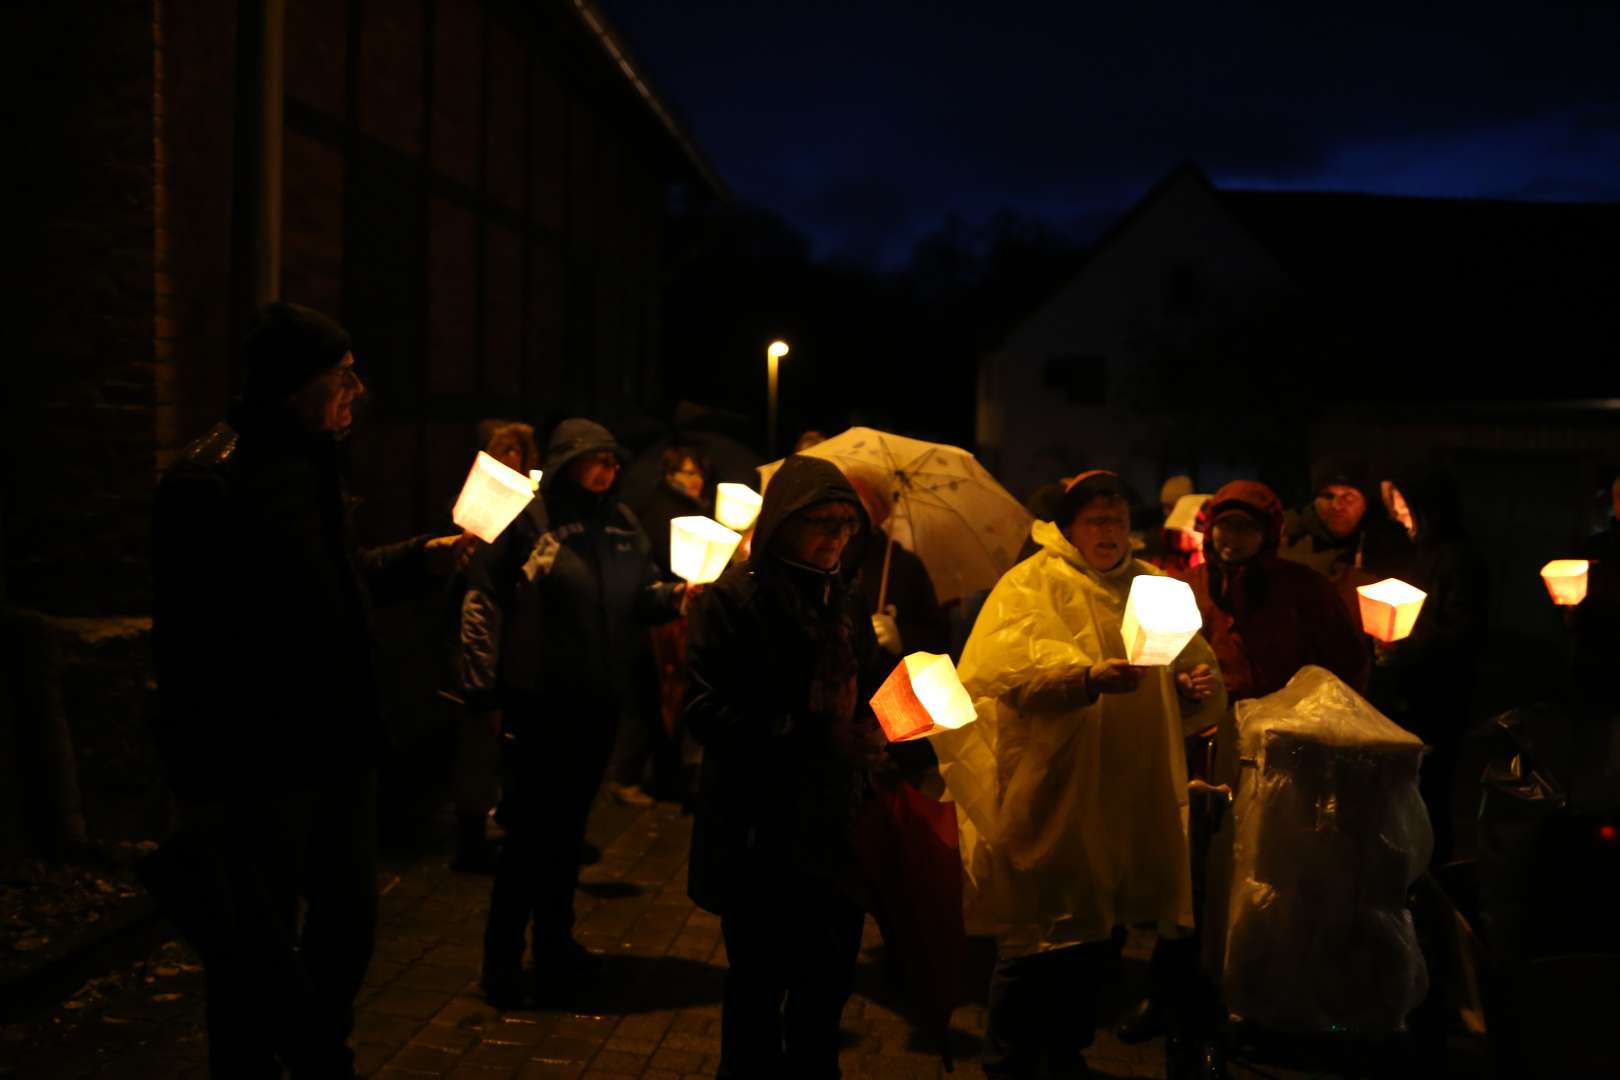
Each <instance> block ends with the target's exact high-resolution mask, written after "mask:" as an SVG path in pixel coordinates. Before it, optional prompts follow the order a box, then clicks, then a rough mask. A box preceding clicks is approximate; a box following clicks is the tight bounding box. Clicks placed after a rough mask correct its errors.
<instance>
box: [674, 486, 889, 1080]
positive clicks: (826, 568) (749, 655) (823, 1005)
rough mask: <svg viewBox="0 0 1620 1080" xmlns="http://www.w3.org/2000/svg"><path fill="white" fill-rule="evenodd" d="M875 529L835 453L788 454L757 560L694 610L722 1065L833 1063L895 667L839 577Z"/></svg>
mask: <svg viewBox="0 0 1620 1080" xmlns="http://www.w3.org/2000/svg"><path fill="white" fill-rule="evenodd" d="M869 533H870V525H869V523H868V521H867V518H866V513H865V511H864V510H862V508H861V503H860V499H859V497H858V496H857V495H856V493H855V490H854V488H853V487H851V486H850V484H849V482H848V481H847V480H846V479H845V478H844V476H843V474H842V473H840V472H839V471H838V468H837V466H835V465H833V464H832V463H831V462H828V461H824V460H822V459H819V458H812V457H806V456H802V455H794V456H791V457H789V458H788V459H787V460H786V461H785V462H783V464H782V467H781V469H780V470H779V471H778V472H777V473H776V475H775V476H774V477H773V478H772V479H771V483H770V485H769V486H768V487H767V488H766V489H765V501H764V505H763V506H762V507H761V508H760V514H759V519H758V522H757V523H756V525H755V527H754V544H753V548H752V550H751V553H750V555H749V557H748V559H747V560H746V561H745V562H740V563H733V564H732V565H731V567H730V568H728V569H727V570H726V572H725V573H724V574H723V575H722V576H721V578H720V579H719V581H717V582H716V583H715V584H714V585H713V586H711V587H710V589H709V590H708V592H707V593H706V594H705V595H704V597H703V598H702V600H701V601H700V602H699V603H698V604H697V605H696V606H695V608H694V609H693V612H692V616H691V623H690V626H689V629H688V636H687V679H688V690H687V704H686V713H685V718H686V723H687V725H688V727H689V728H690V730H691V732H692V734H693V735H694V736H695V737H696V738H697V740H698V742H699V743H701V744H702V746H703V751H704V753H703V765H702V774H701V778H700V780H699V789H698V802H697V808H696V815H695V820H694V824H693V831H692V851H691V866H690V875H689V879H688V891H689V893H690V895H691V897H692V899H693V900H694V901H695V902H696V903H697V904H698V906H699V907H702V908H703V909H705V910H706V911H711V912H714V913H716V914H718V915H719V916H720V926H721V930H722V932H723V934H724V936H725V943H726V955H727V959H728V963H729V967H728V969H727V971H726V983H725V996H724V1004H723V1011H722V1013H721V1021H720V1023H721V1033H720V1044H721V1051H720V1052H721V1065H720V1072H719V1075H720V1076H723V1077H750V1078H752V1077H773V1076H828V1077H836V1076H837V1075H838V1047H839V1041H838V1027H839V1018H840V1016H841V1015H842V1013H843V1009H844V1004H845V1002H846V1001H847V1000H848V999H849V995H850V992H851V989H852V984H853V980H854V971H855V958H856V955H857V953H858V952H859V950H860V940H861V926H862V921H863V913H862V909H861V907H860V906H859V905H858V903H857V902H856V900H855V895H856V888H855V885H854V882H855V876H856V855H855V836H854V832H855V822H856V818H857V813H858V811H859V810H860V806H861V802H862V798H863V794H864V792H865V790H866V784H867V780H866V773H867V770H868V769H869V768H871V767H873V766H874V765H876V764H877V763H879V762H881V761H882V759H883V752H882V735H881V733H880V732H879V731H878V728H877V725H876V723H875V722H874V721H873V719H872V717H871V714H870V711H869V709H868V707H867V702H868V701H869V700H870V698H871V696H872V694H873V693H874V692H875V691H876V690H877V688H878V686H879V685H880V684H881V681H882V679H883V677H884V676H885V675H887V674H888V671H889V668H891V667H892V666H893V660H892V658H891V657H888V655H887V654H885V653H883V652H882V651H881V650H880V649H879V647H878V644H877V641H876V639H875V637H874V636H873V633H872V622H871V618H870V616H869V615H868V613H867V610H866V605H865V601H864V600H863V599H862V597H861V595H860V593H859V592H858V591H857V590H855V589H853V588H852V587H851V586H850V584H849V582H848V580H847V577H846V574H845V565H846V563H847V562H855V561H858V559H859V558H860V551H861V547H862V545H863V544H864V542H865V540H866V538H867V536H868V535H869Z"/></svg>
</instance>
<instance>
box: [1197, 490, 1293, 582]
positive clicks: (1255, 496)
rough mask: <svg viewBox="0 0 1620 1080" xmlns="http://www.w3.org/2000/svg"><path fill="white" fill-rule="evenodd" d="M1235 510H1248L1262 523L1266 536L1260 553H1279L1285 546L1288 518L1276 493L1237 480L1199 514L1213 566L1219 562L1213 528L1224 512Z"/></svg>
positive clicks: (1221, 491)
mask: <svg viewBox="0 0 1620 1080" xmlns="http://www.w3.org/2000/svg"><path fill="white" fill-rule="evenodd" d="M1232 508H1240V509H1243V510H1247V511H1248V512H1249V513H1251V514H1253V515H1254V516H1255V518H1256V519H1258V520H1259V522H1260V527H1261V529H1262V531H1263V532H1264V533H1265V539H1264V540H1263V541H1261V544H1260V554H1261V555H1262V556H1266V555H1274V554H1276V552H1277V547H1278V545H1280V544H1281V543H1282V536H1283V519H1284V517H1285V516H1286V512H1285V511H1284V510H1283V504H1282V500H1281V499H1279V498H1278V497H1277V493H1276V492H1275V491H1272V490H1271V489H1270V488H1269V487H1267V486H1266V485H1265V484H1262V483H1260V482H1259V481H1258V480H1234V481H1232V482H1231V483H1230V484H1226V485H1224V486H1223V487H1222V488H1221V489H1220V490H1219V491H1217V492H1216V493H1215V494H1214V495H1212V496H1210V500H1209V501H1208V502H1207V503H1205V504H1204V507H1203V509H1201V510H1200V511H1198V530H1199V531H1200V532H1202V533H1203V534H1204V558H1205V559H1206V560H1208V561H1209V562H1210V563H1215V562H1218V561H1219V560H1218V559H1217V557H1216V555H1215V536H1214V529H1213V526H1214V524H1215V519H1216V518H1217V517H1219V516H1220V515H1221V513H1222V511H1225V510H1228V509H1232Z"/></svg>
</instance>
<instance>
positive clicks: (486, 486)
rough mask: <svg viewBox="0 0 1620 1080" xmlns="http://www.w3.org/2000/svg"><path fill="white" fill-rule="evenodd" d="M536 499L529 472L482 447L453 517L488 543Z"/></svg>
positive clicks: (457, 498) (451, 515)
mask: <svg viewBox="0 0 1620 1080" xmlns="http://www.w3.org/2000/svg"><path fill="white" fill-rule="evenodd" d="M533 499H534V489H532V488H531V487H529V478H528V477H527V476H524V475H523V474H522V473H520V472H518V471H517V470H516V469H512V468H508V467H507V466H505V465H503V464H501V463H500V462H499V461H496V460H495V459H494V458H492V457H490V456H489V455H488V454H486V453H484V452H483V451H482V450H480V451H478V456H477V457H476V458H474V459H473V466H472V469H471V470H470V471H469V472H468V473H467V482H466V483H465V484H463V485H461V494H460V495H459V496H457V497H456V505H455V508H454V509H452V510H451V511H450V518H451V520H452V521H454V522H455V523H456V524H457V525H459V526H460V527H461V528H463V529H466V530H467V531H468V532H470V533H472V534H473V535H474V536H476V537H478V539H480V540H482V541H483V542H484V543H486V544H493V543H494V542H495V540H496V538H497V537H499V536H500V535H501V531H502V530H503V529H505V528H506V527H507V526H508V525H510V524H512V519H513V518H515V517H517V516H518V515H519V514H521V513H523V508H524V507H525V506H528V505H529V503H530V502H531V501H532V500H533Z"/></svg>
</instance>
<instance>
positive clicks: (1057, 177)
mask: <svg viewBox="0 0 1620 1080" xmlns="http://www.w3.org/2000/svg"><path fill="white" fill-rule="evenodd" d="M601 3H602V4H603V6H604V7H605V9H606V11H607V13H608V14H609V16H610V17H611V18H612V19H613V20H614V21H615V23H616V24H617V26H618V27H619V28H620V29H621V30H622V31H623V32H624V33H625V35H626V37H627V38H628V40H629V43H630V44H631V46H632V48H633V49H634V51H635V52H636V54H637V55H638V56H639V57H640V59H641V60H642V61H643V64H644V66H645V68H646V69H647V70H648V71H649V73H650V75H651V77H652V80H653V83H654V85H655V86H656V87H657V88H658V90H659V91H660V92H661V93H662V95H663V96H664V97H665V98H666V99H668V101H669V102H670V103H671V105H673V106H674V108H675V110H676V111H677V112H678V114H679V115H681V116H682V118H683V119H684V120H685V122H686V123H687V124H688V126H689V127H690V128H691V130H692V132H693V133H694V135H695V136H696V138H697V141H698V143H699V144H700V145H701V146H702V147H703V149H704V150H705V152H706V153H707V154H708V155H709V157H710V158H711V159H712V161H713V162H714V164H715V165H716V167H717V168H718V169H719V171H720V173H721V174H722V175H723V176H724V177H725V179H726V181H727V182H728V183H729V184H730V185H731V186H732V188H733V190H734V191H735V192H736V193H737V194H738V196H740V197H741V198H743V199H746V200H748V201H750V202H754V203H758V204H760V205H763V206H765V207H767V208H769V209H771V210H774V211H776V212H777V213H779V214H781V215H782V216H783V217H785V218H786V219H787V220H788V221H790V222H791V223H792V224H793V225H795V226H796V227H798V228H799V229H800V230H802V231H803V232H804V233H806V234H807V235H808V236H809V237H810V238H811V240H812V242H813V244H814V247H815V251H816V253H817V254H818V255H819V256H842V257H847V258H853V259H856V260H859V261H863V262H868V263H880V264H885V265H891V266H892V265H894V264H895V263H897V262H899V261H901V260H903V259H904V257H905V256H906V254H907V253H908V252H909V251H910V249H911V245H912V244H913V243H914V242H915V240H916V239H917V238H918V237H919V236H921V235H923V234H924V233H926V232H928V231H930V230H932V229H934V228H935V227H937V226H938V225H939V224H940V223H941V222H942V221H943V220H944V219H945V217H946V216H947V215H949V214H953V213H954V214H957V215H960V216H961V217H962V218H963V219H965V220H966V221H967V222H968V223H969V224H970V225H971V224H977V223H979V222H981V221H982V220H984V219H985V218H987V217H988V216H989V215H991V214H993V213H994V212H996V211H997V210H998V209H1001V208H1003V207H1006V208H1010V209H1013V210H1016V211H1019V212H1022V213H1025V214H1028V215H1032V216H1037V217H1041V218H1044V219H1046V220H1048V221H1050V222H1052V223H1053V224H1054V225H1057V226H1060V227H1062V228H1066V229H1071V230H1073V231H1074V232H1075V233H1076V234H1077V235H1078V236H1079V237H1080V238H1081V239H1089V238H1090V237H1091V236H1092V235H1094V234H1095V233H1096V232H1097V231H1098V230H1099V229H1100V228H1102V227H1103V226H1105V225H1106V224H1108V222H1109V221H1111V220H1112V219H1113V218H1114V217H1115V216H1116V215H1117V214H1118V213H1119V212H1120V211H1121V210H1122V209H1124V208H1125V207H1127V206H1129V205H1130V203H1131V202H1132V201H1133V200H1134V199H1135V198H1137V197H1138V196H1139V195H1140V194H1141V193H1142V192H1143V191H1144V190H1145V189H1146V188H1147V187H1148V186H1149V185H1150V184H1151V183H1152V182H1153V181H1154V180H1156V179H1158V178H1159V177H1160V176H1162V175H1163V174H1164V173H1166V172H1168V171H1169V170H1170V169H1171V168H1172V167H1173V166H1174V165H1176V164H1177V163H1178V162H1180V161H1183V160H1188V159H1191V160H1193V161H1196V162H1198V163H1199V164H1200V165H1202V166H1203V167H1204V168H1205V169H1206V170H1207V171H1208V172H1209V174H1210V175H1211V177H1212V178H1213V179H1214V180H1215V182H1216V183H1217V184H1218V185H1224V186H1241V187H1267V188H1305V189H1315V190H1338V191H1365V192H1379V193H1390V194H1410V195H1447V196H1473V197H1492V198H1514V199H1519V198H1522V199H1577V200H1591V201H1620V2H1617V0H1606V2H1604V3H1586V4H1580V3H1557V2H1542V3H1533V2H1516V3H1495V2H1492V0H1479V2H1475V3H1440V4H1426V3H1423V2H1422V0H1408V2H1406V3H1400V4H1379V3H1372V4H1368V3H1357V4H1335V5H1327V4H1318V3H1292V4H1290V3H1281V2H1276V3H1269V4H1263V5H1256V4H1250V3H1210V2H1208V0H1205V2H1202V3H1178V4H1163V3H1151V2H1129V0H1127V2H1119V0H1115V2H1111V3H1095V2H1091V0H1070V2H1066V3H1055V2H1050V0H1045V2H1042V0H1035V2H1031V3H1015V2H1013V0H950V2H938V3H922V2H919V0H868V2H866V3H847V2H820V3H809V2H786V0H777V2H771V0H736V2H731V3H720V2H713V0H601Z"/></svg>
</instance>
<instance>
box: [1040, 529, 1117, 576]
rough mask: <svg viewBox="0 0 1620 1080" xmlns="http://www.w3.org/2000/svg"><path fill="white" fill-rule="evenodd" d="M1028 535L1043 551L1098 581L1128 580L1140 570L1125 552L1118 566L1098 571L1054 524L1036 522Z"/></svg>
mask: <svg viewBox="0 0 1620 1080" xmlns="http://www.w3.org/2000/svg"><path fill="white" fill-rule="evenodd" d="M1029 535H1030V537H1031V538H1032V539H1033V540H1034V541H1035V543H1036V544H1038V545H1040V547H1041V549H1042V550H1043V551H1047V552H1050V553H1051V554H1053V555H1056V556H1057V557H1058V558H1060V559H1062V560H1063V561H1064V562H1066V563H1068V564H1070V565H1071V566H1073V567H1074V568H1075V569H1076V570H1079V571H1080V572H1081V573H1084V574H1086V575H1088V576H1089V577H1092V578H1095V579H1096V580H1098V581H1116V580H1122V579H1129V578H1131V577H1134V576H1136V574H1137V573H1140V572H1141V570H1140V568H1139V567H1136V561H1137V560H1136V558H1135V557H1134V556H1133V555H1132V554H1131V553H1130V552H1126V553H1125V557H1124V558H1122V559H1120V560H1119V565H1118V566H1116V567H1114V568H1113V569H1112V570H1098V569H1097V568H1096V567H1095V566H1092V565H1091V564H1090V563H1088V562H1087V561H1086V557H1085V556H1084V555H1082V554H1080V549H1079V548H1077V547H1075V546H1074V545H1073V544H1072V543H1070V542H1069V538H1068V537H1067V536H1066V535H1064V532H1063V530H1062V529H1060V528H1058V527H1057V523H1056V522H1052V521H1036V522H1035V524H1034V525H1032V526H1030V530H1029Z"/></svg>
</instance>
